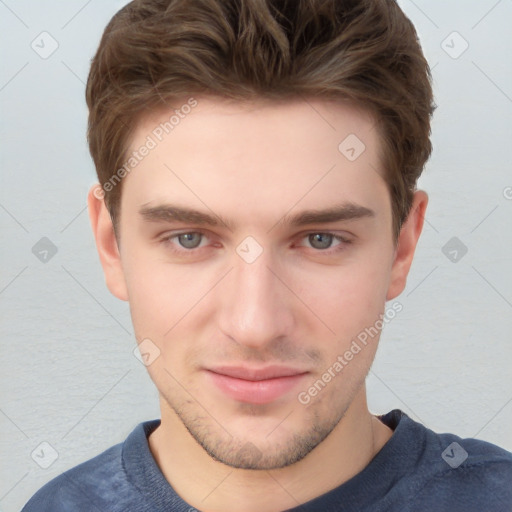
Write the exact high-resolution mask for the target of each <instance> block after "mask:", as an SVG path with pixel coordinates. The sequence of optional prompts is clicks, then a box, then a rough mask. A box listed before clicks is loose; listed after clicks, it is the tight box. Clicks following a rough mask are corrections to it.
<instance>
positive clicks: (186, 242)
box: [178, 233, 201, 249]
mask: <svg viewBox="0 0 512 512" xmlns="http://www.w3.org/2000/svg"><path fill="white" fill-rule="evenodd" d="M178 240H179V242H180V245H181V246H182V247H185V248H186V249H195V248H196V247H197V246H198V245H199V244H200V243H201V233H182V234H181V235H179V236H178Z"/></svg>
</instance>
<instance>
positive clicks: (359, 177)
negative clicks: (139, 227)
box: [123, 97, 389, 218]
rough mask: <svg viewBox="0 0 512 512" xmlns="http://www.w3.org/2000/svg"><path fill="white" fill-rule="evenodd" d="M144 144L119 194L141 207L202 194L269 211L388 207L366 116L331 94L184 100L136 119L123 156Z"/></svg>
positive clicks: (219, 205)
mask: <svg viewBox="0 0 512 512" xmlns="http://www.w3.org/2000/svg"><path fill="white" fill-rule="evenodd" d="M191 105H193V106H191ZM144 146H147V147H151V149H150V150H148V151H144V153H145V156H144V157H143V158H140V160H138V161H137V162H136V165H135V166H134V167H133V169H132V170H131V171H130V172H129V175H128V176H127V180H126V181H127V183H126V190H125V191H124V192H123V196H127V198H126V200H127V201H135V202H137V203H138V204H139V205H142V204H146V205H147V204H156V203H157V202H159V201H160V202H164V201H174V202H176V201H179V202H181V203H182V204H183V203H187V204H191V205H193V206H195V207H201V206H202V207H203V208H204V206H205V204H206V200H208V201H209V205H211V206H210V207H211V208H212V209H214V210H222V209H223V208H228V207H230V208H232V209H233V208H238V214H239V215H242V213H243V212H251V213H252V214H253V215H259V214H263V215H264V214H265V213H268V214H269V215H270V216H272V217H273V218H275V216H276V215H282V214H283V212H284V210H289V209H290V208H293V207H294V205H296V204H299V203H300V205H301V206H303V207H304V208H317V207H318V206H319V205H320V204H323V205H325V206H328V205H327V203H332V204H335V203H336V204H339V203H340V202H344V201H351V202H357V203H359V204H363V205H364V204H365V203H368V202H370V203H371V204H372V207H374V206H375V203H376V202H378V201H379V198H380V201H381V203H382V205H381V206H382V207H384V206H386V205H389V201H388V199H389V198H388V197H387V196H388V194H387V187H386V184H385V182H384V180H383V178H382V176H383V171H382V168H381V163H380V151H381V148H380V140H379V136H378V132H377V129H376V126H375V123H374V120H373V118H372V117H371V115H369V114H368V113H367V112H366V111H364V110H362V109H360V108H357V107H355V106H352V105H349V104H347V103H342V102H339V101H338V102H333V101H319V100H302V99H300V100H293V101H286V102H276V101H261V100H260V101H254V102H243V103H241V102H233V101H226V100H219V99H212V98H200V97H199V98H195V99H194V100H193V102H192V101H190V99H187V98H185V99H183V100H182V101H178V102H175V103H174V104H173V106H172V107H171V108H169V109H165V110H161V111H158V112H153V113H152V114H151V115H149V116H147V117H146V118H144V119H142V120H140V121H139V122H138V124H137V127H136V129H135V131H134V135H133V137H132V139H131V143H130V148H129V151H128V157H129V156H130V155H132V154H133V153H134V152H139V153H140V152H141V151H140V150H141V149H142V148H143V147H144ZM123 201H124V199H123ZM377 206H378V205H377ZM374 209H375V208H374ZM377 209H378V207H377Z"/></svg>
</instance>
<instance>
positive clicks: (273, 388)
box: [206, 365, 308, 404]
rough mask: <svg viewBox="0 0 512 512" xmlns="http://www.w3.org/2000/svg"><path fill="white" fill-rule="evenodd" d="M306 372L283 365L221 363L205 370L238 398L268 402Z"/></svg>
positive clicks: (281, 394) (259, 402)
mask: <svg viewBox="0 0 512 512" xmlns="http://www.w3.org/2000/svg"><path fill="white" fill-rule="evenodd" d="M307 373H308V372H305V371H304V370H301V369H297V368H290V367H286V366H277V365H273V366H267V367H265V368H248V367H244V366H220V367H216V368H211V369H208V370H206V374H207V377H208V379H209V380H210V381H211V382H212V383H213V384H214V385H215V386H216V387H217V388H218V389H219V390H220V391H222V392H223V393H224V394H225V395H227V396H229V397H230V398H233V399H234V400H237V401H239V402H247V403H253V404H267V403H270V402H273V401H275V400H277V399H278V398H280V397H282V396H283V395H285V394H286V393H289V392H290V391H291V390H292V389H293V388H295V387H296V386H297V385H298V383H299V382H300V381H301V380H302V379H303V378H304V376H305V375H307Z"/></svg>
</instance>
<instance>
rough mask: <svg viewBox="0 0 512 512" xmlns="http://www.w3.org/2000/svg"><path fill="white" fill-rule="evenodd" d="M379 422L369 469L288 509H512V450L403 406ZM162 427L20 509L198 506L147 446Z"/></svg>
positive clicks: (141, 433)
mask: <svg viewBox="0 0 512 512" xmlns="http://www.w3.org/2000/svg"><path fill="white" fill-rule="evenodd" d="M379 419H380V420H381V421H382V422H383V423H385V424H386V425H387V426H389V427H390V428H391V429H392V430H393V431H394V432H393V435H392V436H391V438H390V439H389V441H388V442H387V443H386V444H385V445H384V446H383V448H382V449H381V450H380V451H379V453H377V455H376V456H375V457H374V458H373V459H372V461H371V462H370V463H369V464H368V466H366V468H365V469H364V470H363V471H361V472H360V473H358V474H357V475H355V476H354V477H353V478H351V479H350V480H348V481H347V482H345V483H343V484H342V485H340V486H339V487H337V488H335V489H333V490H331V491H329V492H328V493H326V494H323V495H321V496H319V497H317V498H315V499H313V500H312V501H309V502H307V503H304V504H302V505H300V506H297V507H296V508H293V509H289V511H290V512H291V511H294V512H295V511H297V512H298V511H302V512H313V511H315V512H316V511H318V512H349V511H350V512H355V511H357V512H427V511H428V512H432V511H436V512H482V511H485V512H512V453H510V452H508V451H506V450H503V449H501V448H499V447H497V446H495V445H493V444H490V443H487V442H484V441H479V440H476V439H461V438H460V437H457V436H455V435H453V434H437V433H435V432H433V431H432V430H430V429H428V428H426V427H425V426H423V425H422V424H420V423H418V422H416V421H414V420H412V419H411V418H409V417H408V416H407V415H406V414H405V413H404V412H402V411H400V410H398V409H395V410H393V411H391V412H389V413H387V414H385V415H383V416H379ZM159 424H160V420H153V421H148V422H145V423H141V424H140V425H138V426H137V427H136V428H135V429H134V430H133V432H132V433H131V434H130V435H129V436H128V438H127V439H126V440H125V441H124V442H123V443H120V444H118V445H115V446H113V447H111V448H109V449H108V450H106V451H105V452H103V453H102V454H100V455H98V456H97V457H94V458H93V459H90V460H88V461H87V462H84V463H83V464H80V465H78V466H76V467H74V468H72V469H70V470H68V471H66V472H65V473H63V474H61V475H59V476H58V477H56V478H54V479H53V480H52V481H51V482H49V483H48V484H46V485H45V486H44V487H43V488H41V489H40V490H39V491H38V492H37V493H36V494H35V495H34V496H33V497H32V499H31V500H30V501H29V502H28V503H27V504H26V505H25V507H24V508H23V510H22V512H75V511H79V512H164V511H165V512H170V511H172V512H194V511H196V510H197V509H195V508H193V507H191V506H190V505H189V504H188V503H186V502H185V501H183V500H182V499H181V498H180V497H179V496H178V495H177V494H176V492H175V491H174V489H173V488H172V486H171V485H170V484H169V483H168V482H167V480H166V479H165V477H164V476H163V474H162V472H161V471H160V469H159V468H158V466H157V464H156V462H155V460H154V458H153V456H152V454H151V452H150V450H149V446H148V440H147V438H148V436H149V434H150V433H151V432H152V431H153V430H154V429H156V427H157V426H158V425H159ZM262 512H264V511H262Z"/></svg>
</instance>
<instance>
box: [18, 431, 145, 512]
mask: <svg viewBox="0 0 512 512" xmlns="http://www.w3.org/2000/svg"><path fill="white" fill-rule="evenodd" d="M149 423H150V422H148V423H141V424H140V425H138V426H137V427H136V428H135V429H134V431H133V432H132V433H131V434H130V436H128V438H127V440H125V441H124V442H123V443H120V444H117V445H115V446H112V447H111V448H109V449H107V450H105V451H104V452H103V453H101V454H99V455H97V456H96V457H94V458H92V459H90V460H88V461H86V462H83V463H82V464H79V465H78V466H75V467H73V468H71V469H69V470H67V471H65V472H64V473H62V474H61V475H59V476H57V477H56V478H54V479H53V480H51V481H50V482H48V483H47V484H46V485H45V486H44V487H42V488H41V489H40V490H39V491H38V492H37V493H36V494H35V495H34V496H33V497H32V498H31V499H30V501H29V502H28V503H27V504H26V505H25V507H24V508H23V510H22V512H64V511H66V512H67V511H69V510H80V512H103V511H105V510H109V511H110V512H115V511H121V510H123V511H124V510H129V508H128V507H127V505H128V503H129V504H130V506H133V505H135V506H137V503H136V502H137V500H138V495H139V493H138V491H137V488H136V486H135V485H134V484H133V483H132V482H131V480H130V477H129V475H128V474H127V472H126V470H125V467H124V461H123V452H124V451H125V450H126V449H133V448H134V447H135V448H137V445H134V439H135V440H137V439H139V438H142V437H145V435H144V430H145V428H146V427H147V425H148V424H149ZM126 500H128V502H127V501H126ZM130 510H133V508H130Z"/></svg>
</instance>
